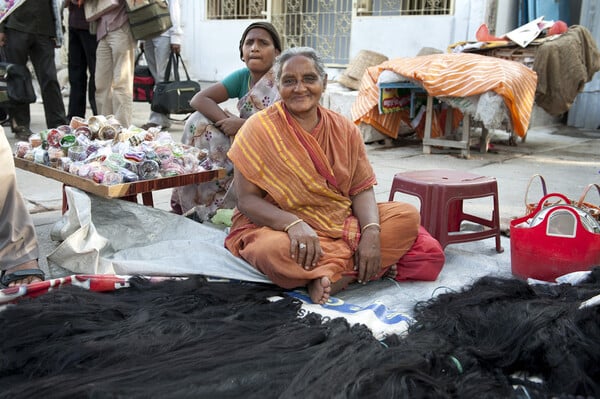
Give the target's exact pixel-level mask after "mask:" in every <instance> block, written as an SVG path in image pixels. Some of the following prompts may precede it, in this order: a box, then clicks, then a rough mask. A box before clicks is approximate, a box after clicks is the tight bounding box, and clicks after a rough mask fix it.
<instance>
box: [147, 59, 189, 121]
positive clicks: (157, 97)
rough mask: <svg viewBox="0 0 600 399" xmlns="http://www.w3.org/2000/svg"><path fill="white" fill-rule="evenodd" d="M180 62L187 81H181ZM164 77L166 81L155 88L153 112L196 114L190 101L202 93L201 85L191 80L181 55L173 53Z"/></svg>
mask: <svg viewBox="0 0 600 399" xmlns="http://www.w3.org/2000/svg"><path fill="white" fill-rule="evenodd" d="M180 62H181V66H183V70H184V71H185V76H186V80H180V79H179V63H180ZM171 68H173V80H170V79H171ZM164 76H165V78H164V79H165V81H163V82H160V83H157V84H156V87H155V88H154V97H153V98H152V106H151V109H152V111H154V112H158V113H161V114H189V113H191V112H194V111H195V110H194V108H192V106H191V105H190V100H191V99H192V97H194V94H196V93H198V92H199V91H200V84H199V83H198V82H196V81H194V80H190V75H189V74H188V71H187V68H186V67H185V64H184V63H183V60H182V59H181V55H179V54H175V53H173V52H171V55H170V57H169V62H168V63H167V69H166V70H165V75H164Z"/></svg>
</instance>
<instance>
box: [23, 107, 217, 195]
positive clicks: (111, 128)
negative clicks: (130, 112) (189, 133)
mask: <svg viewBox="0 0 600 399" xmlns="http://www.w3.org/2000/svg"><path fill="white" fill-rule="evenodd" d="M15 156H16V157H18V158H23V159H25V160H28V161H31V162H35V163H40V164H45V165H47V166H50V167H53V168H57V169H60V170H63V171H65V172H68V173H71V174H73V175H76V176H79V177H83V178H87V179H91V180H93V181H95V182H96V183H99V184H106V185H113V184H120V183H129V182H134V181H138V180H148V179H156V178H160V177H169V176H178V175H182V174H188V173H196V172H199V171H204V170H210V169H211V168H210V163H209V162H207V154H206V153H205V152H204V151H202V150H199V149H198V148H196V147H191V146H186V145H183V144H180V143H176V142H175V141H174V140H173V138H172V137H171V135H170V134H169V133H167V132H161V131H159V130H158V129H152V128H151V129H149V130H143V129H141V128H137V127H135V126H132V127H130V128H124V127H122V126H121V125H120V124H119V123H118V121H116V119H114V117H112V116H103V115H96V116H92V117H90V118H89V119H88V120H85V119H83V118H79V117H73V119H72V120H71V123H70V124H69V125H63V126H59V127H57V128H55V129H49V130H44V131H42V132H40V133H39V134H33V135H31V137H30V138H29V141H28V142H25V141H20V142H18V143H16V148H15Z"/></svg>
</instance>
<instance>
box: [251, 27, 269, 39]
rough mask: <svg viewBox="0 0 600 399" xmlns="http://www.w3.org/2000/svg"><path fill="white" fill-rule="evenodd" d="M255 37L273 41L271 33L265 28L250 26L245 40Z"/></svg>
mask: <svg viewBox="0 0 600 399" xmlns="http://www.w3.org/2000/svg"><path fill="white" fill-rule="evenodd" d="M255 38H261V39H269V41H273V40H272V39H271V34H270V33H269V32H267V30H265V29H263V28H252V29H250V30H249V31H248V33H247V34H246V37H245V40H248V39H255Z"/></svg>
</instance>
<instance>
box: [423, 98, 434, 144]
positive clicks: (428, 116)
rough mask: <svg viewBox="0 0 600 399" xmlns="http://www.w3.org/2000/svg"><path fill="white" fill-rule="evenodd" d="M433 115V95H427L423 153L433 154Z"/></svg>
mask: <svg viewBox="0 0 600 399" xmlns="http://www.w3.org/2000/svg"><path fill="white" fill-rule="evenodd" d="M432 115H433V97H431V96H427V110H426V111H425V132H424V134H423V154H431V146H430V145H429V143H430V142H431V121H432Z"/></svg>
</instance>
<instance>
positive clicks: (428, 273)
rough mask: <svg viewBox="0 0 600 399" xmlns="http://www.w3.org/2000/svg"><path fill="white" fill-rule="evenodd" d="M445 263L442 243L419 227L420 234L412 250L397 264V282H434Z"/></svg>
mask: <svg viewBox="0 0 600 399" xmlns="http://www.w3.org/2000/svg"><path fill="white" fill-rule="evenodd" d="M445 261H446V256H445V255H444V249H443V248H442V246H441V245H440V243H439V242H438V241H437V240H436V239H435V238H433V237H432V236H431V234H429V232H428V231H427V230H425V228H424V227H423V226H419V234H418V235H417V239H416V240H415V243H414V244H413V246H412V248H411V249H410V250H409V251H408V252H407V253H406V254H404V256H403V257H402V258H400V260H399V261H398V263H396V266H397V275H396V281H405V280H422V281H434V280H435V279H437V277H438V275H439V274H440V271H442V267H443V266H444V262H445Z"/></svg>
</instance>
